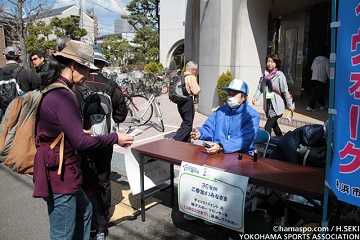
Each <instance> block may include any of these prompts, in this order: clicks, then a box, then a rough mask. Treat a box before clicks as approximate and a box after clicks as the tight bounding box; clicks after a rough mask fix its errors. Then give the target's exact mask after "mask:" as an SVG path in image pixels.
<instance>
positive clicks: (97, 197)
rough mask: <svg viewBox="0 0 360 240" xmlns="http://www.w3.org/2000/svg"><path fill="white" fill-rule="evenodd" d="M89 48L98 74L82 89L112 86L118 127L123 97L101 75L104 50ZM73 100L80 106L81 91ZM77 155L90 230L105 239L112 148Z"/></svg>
mask: <svg viewBox="0 0 360 240" xmlns="http://www.w3.org/2000/svg"><path fill="white" fill-rule="evenodd" d="M92 47H93V49H94V60H95V66H96V67H98V68H99V71H97V72H92V73H90V76H89V78H88V79H87V80H86V81H85V86H86V87H87V88H88V89H89V90H92V91H103V90H105V88H107V87H108V83H109V82H112V83H113V84H115V86H116V88H115V91H114V93H113V94H112V96H110V97H111V102H112V107H113V114H112V118H113V120H114V121H115V123H121V122H123V121H124V120H125V118H126V115H127V108H126V103H125V97H124V95H123V94H122V93H121V89H120V87H119V86H118V85H117V84H116V83H115V82H114V81H113V80H110V79H108V78H106V77H104V76H103V75H102V74H101V70H102V69H103V67H104V66H106V65H107V61H106V59H105V56H104V54H103V50H102V49H101V48H100V47H99V46H96V45H93V46H92ZM85 91H86V90H85ZM76 96H77V99H78V101H79V103H80V104H81V101H82V98H83V89H81V88H76ZM80 154H81V155H82V157H83V159H86V161H83V162H82V170H83V176H84V181H83V188H84V190H85V192H86V193H87V195H88V197H89V199H90V201H91V203H92V205H93V218H92V222H91V230H92V233H94V235H96V239H99V240H100V239H105V236H106V235H107V233H108V227H107V223H108V217H109V209H110V205H111V183H110V173H111V159H112V154H113V147H112V146H108V147H105V148H102V149H96V150H87V151H84V152H81V153H80Z"/></svg>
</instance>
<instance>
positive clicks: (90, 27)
mask: <svg viewBox="0 0 360 240" xmlns="http://www.w3.org/2000/svg"><path fill="white" fill-rule="evenodd" d="M79 12H80V11H79V7H78V6H76V5H71V6H66V7H61V8H56V9H51V10H50V11H45V12H43V13H42V14H41V15H40V16H39V18H37V20H38V21H44V22H45V23H46V24H49V23H50V22H51V19H53V18H54V17H58V18H66V17H76V18H79V16H80V14H79ZM87 12H88V13H89V14H90V15H89V14H88V13H85V12H84V11H81V18H80V24H79V26H80V27H81V28H83V29H85V30H86V31H87V35H86V36H84V37H82V38H81V41H82V42H84V43H87V44H93V43H94V41H95V39H96V37H97V35H98V29H97V18H96V17H95V15H94V11H93V10H92V11H91V9H89V10H88V11H87ZM49 38H50V39H55V38H56V35H54V34H52V35H50V36H49Z"/></svg>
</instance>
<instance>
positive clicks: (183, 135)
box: [174, 97, 195, 142]
mask: <svg viewBox="0 0 360 240" xmlns="http://www.w3.org/2000/svg"><path fill="white" fill-rule="evenodd" d="M177 108H178V112H179V114H180V116H181V119H182V123H181V125H180V128H179V129H178V130H177V132H176V134H175V136H174V140H176V141H181V142H191V137H190V132H191V131H192V126H193V123H194V117H195V107H194V99H193V97H190V98H189V100H187V101H186V102H184V103H182V104H178V105H177Z"/></svg>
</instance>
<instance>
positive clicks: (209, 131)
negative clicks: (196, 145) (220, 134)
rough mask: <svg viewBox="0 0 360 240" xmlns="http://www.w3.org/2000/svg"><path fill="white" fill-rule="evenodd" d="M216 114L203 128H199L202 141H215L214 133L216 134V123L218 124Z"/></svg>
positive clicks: (207, 120) (212, 115)
mask: <svg viewBox="0 0 360 240" xmlns="http://www.w3.org/2000/svg"><path fill="white" fill-rule="evenodd" d="M216 113H217V112H215V113H213V114H211V115H210V117H208V119H206V121H205V123H204V124H203V125H202V127H198V128H197V129H198V131H199V132H200V138H199V139H200V140H205V141H211V142H213V141H214V139H213V138H214V135H215V134H214V132H215V122H216Z"/></svg>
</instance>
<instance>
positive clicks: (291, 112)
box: [286, 111, 294, 122]
mask: <svg viewBox="0 0 360 240" xmlns="http://www.w3.org/2000/svg"><path fill="white" fill-rule="evenodd" d="M293 116H294V113H293V111H290V112H289V114H288V115H287V117H286V119H287V120H288V121H289V122H291V120H292V117H293Z"/></svg>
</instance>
